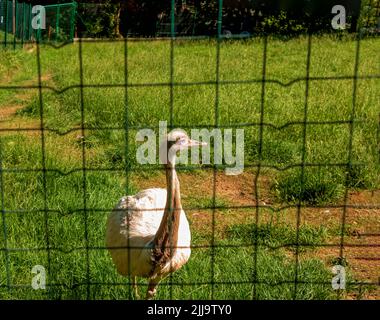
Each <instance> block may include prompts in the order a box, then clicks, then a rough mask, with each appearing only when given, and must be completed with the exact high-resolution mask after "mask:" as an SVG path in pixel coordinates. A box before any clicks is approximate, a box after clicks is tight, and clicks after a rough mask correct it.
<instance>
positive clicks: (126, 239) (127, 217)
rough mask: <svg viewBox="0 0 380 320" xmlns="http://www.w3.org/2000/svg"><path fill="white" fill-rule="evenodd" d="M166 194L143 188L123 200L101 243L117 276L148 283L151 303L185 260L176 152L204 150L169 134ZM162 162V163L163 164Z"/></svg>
mask: <svg viewBox="0 0 380 320" xmlns="http://www.w3.org/2000/svg"><path fill="white" fill-rule="evenodd" d="M164 144H165V148H162V149H161V150H165V153H164V154H160V158H161V160H163V163H165V165H164V166H165V169H166V181H167V190H165V189H158V188H153V189H147V190H143V191H141V192H139V193H138V194H136V195H135V196H125V197H122V198H121V199H120V201H119V203H118V204H117V205H116V207H115V209H114V210H113V211H112V213H111V214H110V216H109V218H108V222H107V235H106V244H107V248H108V249H109V252H110V254H111V257H112V260H113V262H114V264H115V266H116V268H117V271H118V272H119V273H120V274H121V275H124V276H128V275H130V276H133V277H134V290H135V294H136V296H138V294H137V286H136V277H137V276H139V277H144V278H148V279H149V285H148V291H147V298H148V299H150V298H153V296H154V295H155V293H156V287H157V285H158V283H159V282H160V280H161V279H162V278H164V277H165V276H167V275H168V274H169V273H170V272H174V271H176V270H178V269H179V268H181V267H182V266H183V265H184V264H185V263H186V262H187V261H188V260H189V257H190V242H191V235H190V227H189V223H188V221H187V219H186V215H185V212H184V211H183V210H182V205H181V197H180V188H179V181H178V178H177V174H176V171H175V160H176V154H177V152H178V151H181V150H184V149H187V148H190V147H196V146H199V145H205V144H204V143H199V142H198V141H194V140H191V139H189V137H188V136H187V135H186V133H185V132H183V131H179V130H174V131H172V132H171V133H170V134H169V135H168V137H167V139H166V140H165V141H164ZM165 161H166V162H165Z"/></svg>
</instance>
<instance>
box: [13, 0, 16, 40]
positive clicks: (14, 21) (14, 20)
mask: <svg viewBox="0 0 380 320" xmlns="http://www.w3.org/2000/svg"><path fill="white" fill-rule="evenodd" d="M12 33H13V35H14V34H15V33H16V0H13V1H12Z"/></svg>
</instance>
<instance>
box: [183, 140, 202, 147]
mask: <svg viewBox="0 0 380 320" xmlns="http://www.w3.org/2000/svg"><path fill="white" fill-rule="evenodd" d="M187 146H188V147H189V148H191V147H198V146H207V143H206V142H201V141H197V140H192V139H189V142H188V144H187Z"/></svg>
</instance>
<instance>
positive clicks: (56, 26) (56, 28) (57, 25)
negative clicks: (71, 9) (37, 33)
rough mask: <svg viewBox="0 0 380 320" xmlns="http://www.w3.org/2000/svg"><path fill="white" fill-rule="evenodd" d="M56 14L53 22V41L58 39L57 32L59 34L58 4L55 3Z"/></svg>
mask: <svg viewBox="0 0 380 320" xmlns="http://www.w3.org/2000/svg"><path fill="white" fill-rule="evenodd" d="M56 14H57V16H56V18H55V19H56V24H55V41H57V40H58V34H59V5H57V13H56Z"/></svg>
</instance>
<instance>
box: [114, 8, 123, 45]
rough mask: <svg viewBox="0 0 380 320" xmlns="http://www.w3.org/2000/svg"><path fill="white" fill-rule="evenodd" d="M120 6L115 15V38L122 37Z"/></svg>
mask: <svg viewBox="0 0 380 320" xmlns="http://www.w3.org/2000/svg"><path fill="white" fill-rule="evenodd" d="M121 9H122V5H121V4H120V3H119V5H118V8H117V11H116V14H115V36H116V37H117V38H122V37H123V36H122V35H121V33H120V14H121Z"/></svg>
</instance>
